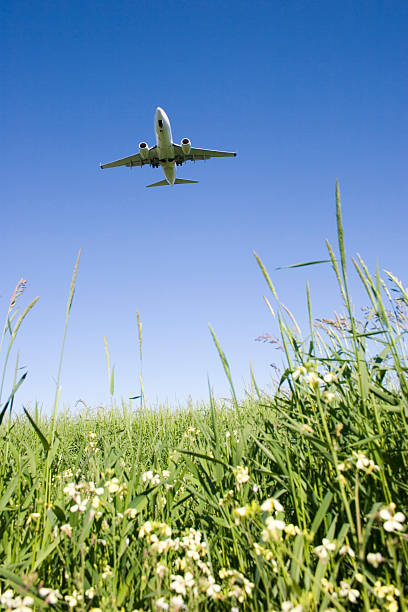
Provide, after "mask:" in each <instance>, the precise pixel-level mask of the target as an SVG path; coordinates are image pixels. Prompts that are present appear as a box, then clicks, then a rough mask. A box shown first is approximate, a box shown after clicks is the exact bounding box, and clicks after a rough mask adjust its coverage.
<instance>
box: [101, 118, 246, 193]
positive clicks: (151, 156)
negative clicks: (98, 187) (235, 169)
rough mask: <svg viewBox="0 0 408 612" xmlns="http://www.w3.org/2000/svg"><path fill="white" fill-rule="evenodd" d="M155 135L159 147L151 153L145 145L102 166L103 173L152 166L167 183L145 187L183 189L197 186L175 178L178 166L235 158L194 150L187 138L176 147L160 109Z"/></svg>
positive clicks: (234, 154) (219, 152)
mask: <svg viewBox="0 0 408 612" xmlns="http://www.w3.org/2000/svg"><path fill="white" fill-rule="evenodd" d="M154 131H155V132H156V143H157V144H156V145H155V146H154V147H151V148H150V149H149V147H148V145H147V143H146V142H141V143H140V144H139V153H135V155H130V156H129V157H124V158H123V159H118V160H117V161H114V162H110V163H109V164H100V167H101V168H102V169H104V168H114V167H115V166H127V167H128V168H132V167H133V166H145V165H147V164H149V165H150V166H151V167H152V168H158V167H159V166H161V167H162V169H163V172H164V176H165V177H166V178H165V180H164V181H159V182H158V183H152V185H146V187H161V186H164V185H181V184H185V183H198V181H188V180H186V179H179V178H176V166H181V165H182V164H184V163H185V162H186V161H198V160H205V159H210V158H211V157H236V155H237V154H236V153H230V152H229V151H211V150H209V149H194V148H193V147H192V146H191V142H190V140H189V139H188V138H183V139H182V141H181V144H179V145H178V144H175V143H174V142H173V137H172V134H171V127H170V121H169V118H168V116H167V115H166V113H165V112H164V110H163V109H162V108H160V106H158V107H157V108H156V112H155V115H154Z"/></svg>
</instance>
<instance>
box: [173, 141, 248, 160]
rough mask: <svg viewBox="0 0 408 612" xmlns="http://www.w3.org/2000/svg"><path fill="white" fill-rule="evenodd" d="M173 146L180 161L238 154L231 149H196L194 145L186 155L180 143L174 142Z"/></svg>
mask: <svg viewBox="0 0 408 612" xmlns="http://www.w3.org/2000/svg"><path fill="white" fill-rule="evenodd" d="M173 147H174V153H175V154H176V159H178V160H179V161H200V160H204V159H211V157H236V155H237V154H236V153H231V152H230V151H211V149H194V148H193V147H191V149H190V151H189V152H188V153H187V155H186V154H185V153H183V149H182V148H181V146H180V145H176V144H173Z"/></svg>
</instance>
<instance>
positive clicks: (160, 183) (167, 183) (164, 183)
mask: <svg viewBox="0 0 408 612" xmlns="http://www.w3.org/2000/svg"><path fill="white" fill-rule="evenodd" d="M162 185H169V182H168V181H166V179H165V180H164V181H159V182H158V183H152V184H151V185H146V187H162Z"/></svg>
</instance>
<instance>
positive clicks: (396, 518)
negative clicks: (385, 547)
mask: <svg viewBox="0 0 408 612" xmlns="http://www.w3.org/2000/svg"><path fill="white" fill-rule="evenodd" d="M394 511H395V504H390V505H389V506H384V507H383V508H381V510H380V517H381V519H382V520H383V521H384V525H383V526H384V529H385V531H388V532H389V533H392V532H393V531H402V529H403V525H402V523H403V522H404V521H405V515H404V514H403V513H402V512H396V513H395V514H394Z"/></svg>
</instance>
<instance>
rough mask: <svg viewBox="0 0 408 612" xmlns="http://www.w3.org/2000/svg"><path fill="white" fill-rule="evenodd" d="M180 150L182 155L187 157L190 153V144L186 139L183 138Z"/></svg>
mask: <svg viewBox="0 0 408 612" xmlns="http://www.w3.org/2000/svg"><path fill="white" fill-rule="evenodd" d="M181 148H182V151H183V153H184V155H188V154H189V153H190V149H191V142H190V141H189V139H188V138H183V140H182V141H181Z"/></svg>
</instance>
